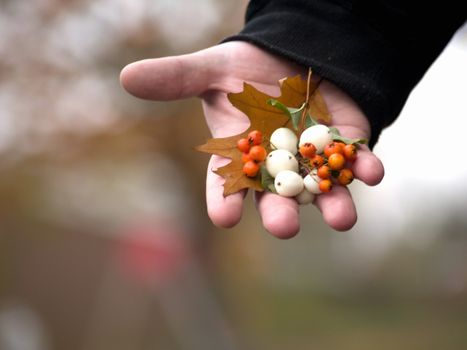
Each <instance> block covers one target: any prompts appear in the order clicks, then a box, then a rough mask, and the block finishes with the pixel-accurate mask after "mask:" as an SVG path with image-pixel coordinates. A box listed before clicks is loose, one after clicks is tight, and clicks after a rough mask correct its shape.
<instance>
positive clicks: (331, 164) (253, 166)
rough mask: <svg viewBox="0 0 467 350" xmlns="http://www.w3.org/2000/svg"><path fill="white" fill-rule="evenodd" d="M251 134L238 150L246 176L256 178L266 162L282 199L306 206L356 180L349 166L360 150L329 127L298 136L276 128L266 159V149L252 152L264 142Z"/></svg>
mask: <svg viewBox="0 0 467 350" xmlns="http://www.w3.org/2000/svg"><path fill="white" fill-rule="evenodd" d="M252 133H253V135H257V134H258V133H259V134H260V132H258V131H253V132H252ZM252 133H250V134H249V135H248V138H247V139H241V140H239V141H238V148H239V150H240V151H242V152H244V158H243V159H244V161H245V166H244V173H245V174H246V175H247V176H251V177H254V176H256V175H257V174H258V172H259V168H260V167H259V163H261V162H262V161H264V160H265V168H266V170H267V172H268V173H269V175H270V177H271V178H272V181H273V182H274V189H275V191H276V192H277V193H278V194H279V195H281V196H284V197H295V199H296V200H297V201H298V202H299V203H300V204H307V203H310V202H312V201H313V199H314V197H315V195H317V194H320V193H325V192H329V191H331V189H332V187H333V185H334V184H336V183H337V184H340V185H342V186H347V185H348V184H350V183H351V182H352V181H353V178H354V175H353V172H352V170H351V169H350V165H351V164H352V162H354V161H355V159H356V157H357V147H356V146H355V144H354V143H353V142H348V143H345V142H341V141H337V140H335V138H336V134H335V132H333V131H332V130H331V129H330V128H328V127H327V126H326V125H322V124H316V125H313V126H310V127H309V128H307V129H305V130H304V131H303V132H302V133H301V134H300V135H298V136H297V134H296V133H295V132H294V131H292V130H291V129H289V128H279V129H276V130H275V131H274V132H273V133H272V134H271V136H270V139H269V145H270V148H271V149H272V151H271V152H270V153H269V154H267V156H266V152H265V150H264V148H263V147H262V149H261V151H259V150H258V151H257V150H254V151H253V148H254V147H256V146H254V145H259V144H260V143H261V142H262V141H263V140H262V138H259V139H256V138H255V137H253V135H251V134H252ZM340 139H342V140H346V139H345V138H342V137H341V138H340ZM349 140H350V139H349ZM255 142H257V143H255Z"/></svg>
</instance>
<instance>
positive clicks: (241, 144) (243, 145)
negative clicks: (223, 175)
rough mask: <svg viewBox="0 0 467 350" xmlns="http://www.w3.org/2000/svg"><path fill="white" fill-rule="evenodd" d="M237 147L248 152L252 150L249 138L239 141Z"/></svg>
mask: <svg viewBox="0 0 467 350" xmlns="http://www.w3.org/2000/svg"><path fill="white" fill-rule="evenodd" d="M237 148H238V150H239V151H240V152H244V153H248V152H249V151H250V142H249V141H248V139H247V138H243V139H240V140H238V141H237Z"/></svg>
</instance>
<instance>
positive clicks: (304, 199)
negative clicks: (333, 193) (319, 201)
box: [295, 188, 315, 205]
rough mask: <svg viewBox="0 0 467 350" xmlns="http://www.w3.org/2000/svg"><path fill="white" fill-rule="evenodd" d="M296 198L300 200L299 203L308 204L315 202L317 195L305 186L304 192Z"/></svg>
mask: <svg viewBox="0 0 467 350" xmlns="http://www.w3.org/2000/svg"><path fill="white" fill-rule="evenodd" d="M295 199H296V201H297V202H298V204H301V205H306V204H310V203H311V202H313V200H314V199H315V195H314V194H313V193H311V192H309V191H308V190H307V189H306V188H304V189H303V191H302V192H300V193H299V194H298V195H296V196H295Z"/></svg>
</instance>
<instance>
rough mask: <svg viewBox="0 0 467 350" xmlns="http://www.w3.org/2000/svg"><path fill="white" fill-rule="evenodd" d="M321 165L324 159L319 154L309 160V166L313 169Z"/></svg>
mask: <svg viewBox="0 0 467 350" xmlns="http://www.w3.org/2000/svg"><path fill="white" fill-rule="evenodd" d="M323 164H324V158H323V157H322V156H320V155H319V154H317V155H315V156H314V157H313V158H311V159H310V165H311V166H312V167H314V168H319V167H320V166H321V165H323Z"/></svg>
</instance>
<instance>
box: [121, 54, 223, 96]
mask: <svg viewBox="0 0 467 350" xmlns="http://www.w3.org/2000/svg"><path fill="white" fill-rule="evenodd" d="M220 61H221V57H220V55H218V54H217V51H216V50H215V48H211V49H206V50H202V51H198V52H195V53H192V54H187V55H182V56H173V57H164V58H155V59H146V60H142V61H138V62H134V63H131V64H129V65H127V66H126V67H125V68H123V70H122V72H121V73H120V82H121V84H122V86H123V87H124V88H125V90H127V91H128V92H129V93H130V94H132V95H134V96H136V97H140V98H144V99H151V100H161V101H167V100H175V99H180V98H186V97H192V96H197V95H200V94H202V93H203V92H204V91H206V90H207V89H208V88H209V86H210V84H212V82H213V80H214V79H215V78H216V76H217V72H220V69H219V63H220Z"/></svg>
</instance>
